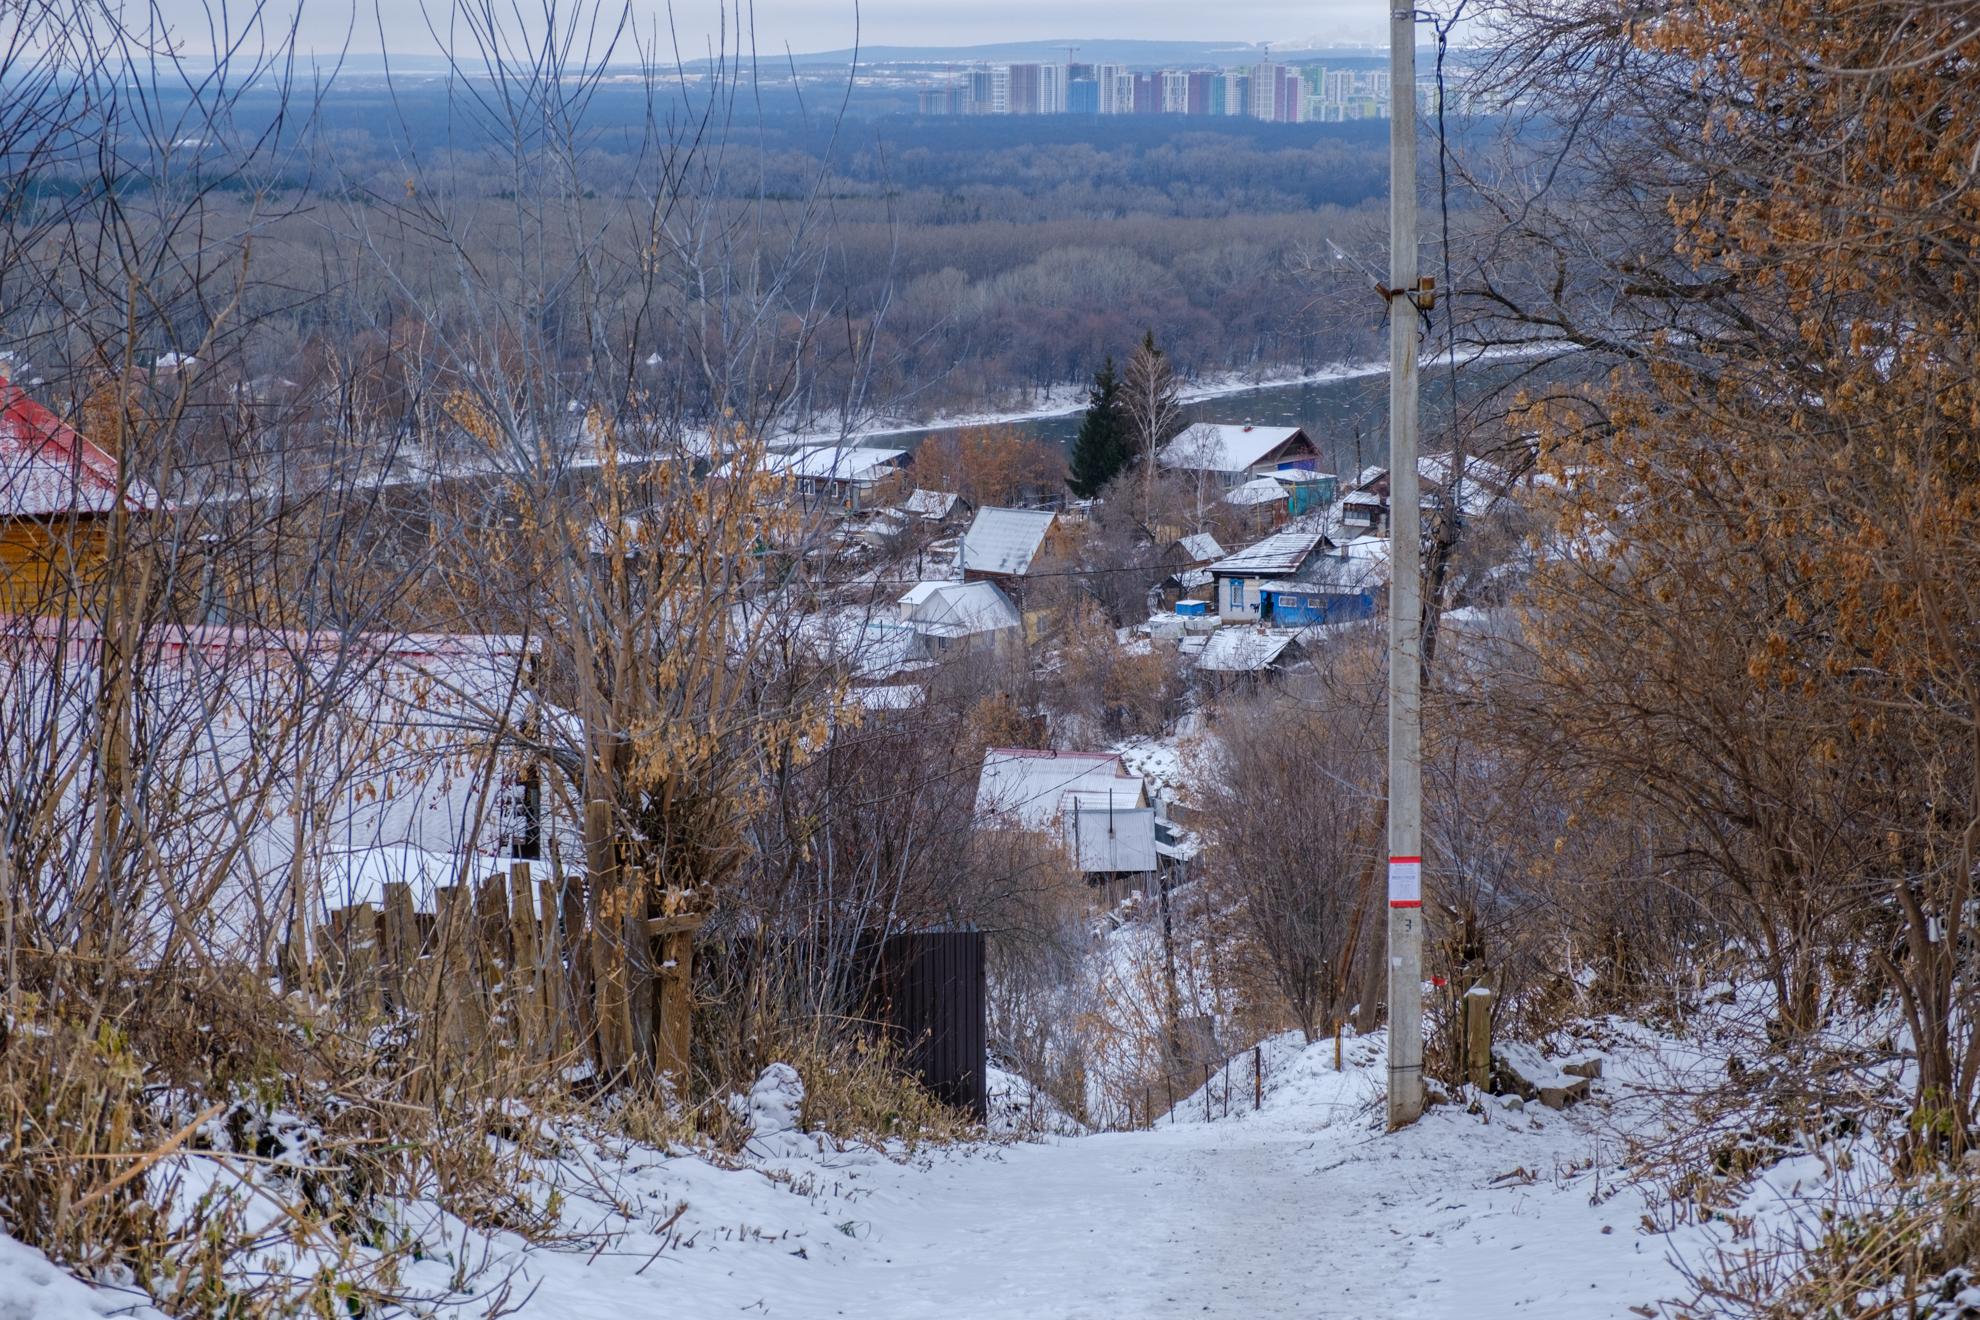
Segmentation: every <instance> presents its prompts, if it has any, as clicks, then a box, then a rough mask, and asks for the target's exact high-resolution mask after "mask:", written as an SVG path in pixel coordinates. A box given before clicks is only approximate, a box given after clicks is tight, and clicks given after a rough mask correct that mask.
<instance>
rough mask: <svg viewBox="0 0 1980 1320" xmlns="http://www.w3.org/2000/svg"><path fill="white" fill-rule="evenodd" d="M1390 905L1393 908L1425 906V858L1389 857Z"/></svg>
mask: <svg viewBox="0 0 1980 1320" xmlns="http://www.w3.org/2000/svg"><path fill="white" fill-rule="evenodd" d="M1389 906H1390V907H1392V908H1413V907H1422V906H1423V859H1422V858H1421V857H1391V858H1390V859H1389Z"/></svg>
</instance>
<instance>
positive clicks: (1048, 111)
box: [1038, 64, 1066, 115]
mask: <svg viewBox="0 0 1980 1320" xmlns="http://www.w3.org/2000/svg"><path fill="white" fill-rule="evenodd" d="M1065 112H1066V66H1065V65H1063V64H1041V65H1039V66H1038V113H1039V114H1041V115H1062V114H1064V113H1065Z"/></svg>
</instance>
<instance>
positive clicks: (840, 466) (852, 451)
mask: <svg viewBox="0 0 1980 1320" xmlns="http://www.w3.org/2000/svg"><path fill="white" fill-rule="evenodd" d="M907 456H908V451H907V450H905V449H862V448H860V447H859V446H857V445H807V446H805V447H804V448H802V449H792V450H789V451H787V452H784V453H775V454H765V455H764V456H763V470H764V471H765V472H768V473H771V474H773V475H776V476H781V477H795V478H800V479H805V480H811V481H880V480H882V479H884V478H885V477H886V476H887V474H888V473H890V472H892V471H893V470H894V468H895V467H896V466H898V465H899V463H900V461H901V460H902V459H904V458H906V457H907ZM734 470H735V464H734V463H724V464H723V465H722V466H721V468H720V469H719V470H718V471H716V472H715V474H714V475H715V476H717V477H728V476H730V475H732V474H733V473H734Z"/></svg>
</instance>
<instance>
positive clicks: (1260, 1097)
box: [1251, 1045, 1265, 1110]
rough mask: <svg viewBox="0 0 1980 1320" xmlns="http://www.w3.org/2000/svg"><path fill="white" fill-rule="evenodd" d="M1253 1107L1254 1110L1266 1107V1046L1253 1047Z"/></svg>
mask: <svg viewBox="0 0 1980 1320" xmlns="http://www.w3.org/2000/svg"><path fill="white" fill-rule="evenodd" d="M1251 1107H1252V1109H1253V1110H1258V1109H1263V1108H1264V1107H1265V1047H1264V1046H1263V1045H1253V1046H1252V1047H1251Z"/></svg>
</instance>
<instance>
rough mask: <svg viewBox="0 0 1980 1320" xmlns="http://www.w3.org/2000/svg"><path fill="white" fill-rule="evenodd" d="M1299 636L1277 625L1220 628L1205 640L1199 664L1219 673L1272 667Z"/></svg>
mask: <svg viewBox="0 0 1980 1320" xmlns="http://www.w3.org/2000/svg"><path fill="white" fill-rule="evenodd" d="M1294 640H1295V637H1294V635H1293V634H1292V633H1289V632H1281V631H1279V630H1278V629H1276V628H1219V629H1218V630H1217V631H1216V632H1213V633H1211V634H1210V637H1209V639H1208V640H1207V641H1206V642H1204V644H1203V653H1202V654H1201V655H1199V656H1197V657H1196V667H1197V668H1198V669H1203V670H1208V671H1210V672H1211V673H1218V674H1251V673H1256V672H1258V671H1259V670H1261V669H1269V668H1270V667H1271V666H1272V665H1274V664H1275V663H1277V662H1278V660H1279V657H1280V656H1282V655H1284V654H1285V651H1286V648H1287V647H1289V646H1291V645H1292V644H1293V642H1294Z"/></svg>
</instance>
